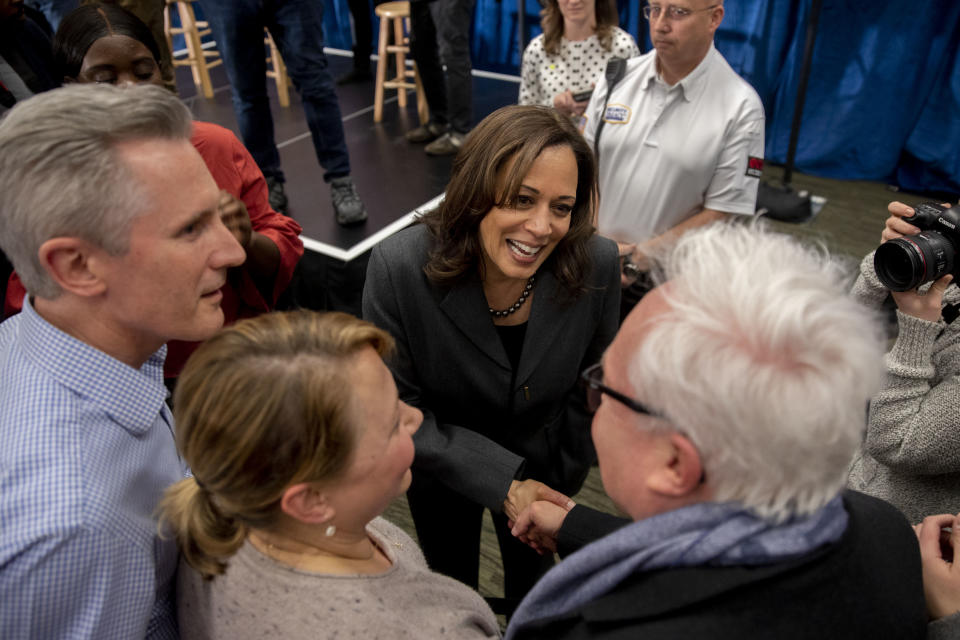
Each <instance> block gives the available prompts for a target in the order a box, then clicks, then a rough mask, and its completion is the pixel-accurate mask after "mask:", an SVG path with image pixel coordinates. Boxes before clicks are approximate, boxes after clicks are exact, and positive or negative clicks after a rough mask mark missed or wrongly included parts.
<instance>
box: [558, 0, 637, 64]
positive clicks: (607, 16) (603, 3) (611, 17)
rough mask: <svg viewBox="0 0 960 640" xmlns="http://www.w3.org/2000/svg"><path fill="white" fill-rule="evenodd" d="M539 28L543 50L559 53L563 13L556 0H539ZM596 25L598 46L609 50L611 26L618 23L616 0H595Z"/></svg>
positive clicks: (611, 38) (611, 34)
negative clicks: (541, 31) (541, 30)
mask: <svg viewBox="0 0 960 640" xmlns="http://www.w3.org/2000/svg"><path fill="white" fill-rule="evenodd" d="M540 2H541V4H542V5H543V10H542V11H540V28H541V29H543V50H544V51H546V52H547V53H549V54H550V55H552V56H555V55H557V54H558V53H560V38H561V37H562V36H563V14H562V13H560V6H559V5H558V4H557V0H540ZM594 12H595V17H596V18H597V26H596V27H595V28H594V31H596V33H597V38H598V39H599V40H600V46H601V47H603V48H604V49H606V50H607V51H610V47H612V46H613V28H614V27H616V26H619V25H620V16H618V15H617V3H616V0H596V4H595V5H594Z"/></svg>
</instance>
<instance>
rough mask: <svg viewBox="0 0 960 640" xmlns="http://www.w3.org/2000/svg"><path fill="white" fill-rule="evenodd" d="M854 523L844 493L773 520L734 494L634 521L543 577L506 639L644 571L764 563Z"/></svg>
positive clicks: (833, 537)
mask: <svg viewBox="0 0 960 640" xmlns="http://www.w3.org/2000/svg"><path fill="white" fill-rule="evenodd" d="M846 528H847V512H846V510H845V509H844V507H843V499H842V498H841V497H840V496H837V497H835V498H834V499H833V500H831V501H830V502H828V503H827V504H826V505H825V506H824V507H822V508H821V509H819V510H818V511H815V512H814V513H812V514H810V515H808V516H803V517H794V518H791V519H789V520H787V521H785V522H783V523H781V524H773V523H771V522H769V521H767V520H764V519H763V518H761V517H759V516H757V515H756V514H754V513H752V512H751V511H748V510H747V509H745V508H744V507H743V506H742V505H739V504H737V503H732V502H725V503H720V502H705V503H700V504H695V505H691V506H688V507H683V508H681V509H676V510H674V511H668V512H666V513H661V514H658V515H655V516H652V517H650V518H646V519H644V520H640V521H638V522H634V523H631V524H629V525H627V526H625V527H623V528H622V529H618V530H617V531H615V532H613V533H611V534H610V535H608V536H604V537H603V538H601V539H599V540H597V541H595V542H592V543H590V544H588V545H587V546H585V547H583V548H582V549H580V550H579V551H577V552H576V553H573V554H571V555H570V556H568V557H567V558H565V559H564V560H563V562H561V563H560V564H558V565H557V566H555V567H554V568H553V569H551V570H550V571H548V572H547V574H546V575H544V576H543V578H541V579H540V582H538V583H537V584H536V585H535V586H534V587H533V589H532V590H531V591H530V593H528V594H527V597H526V598H524V599H523V602H521V603H520V606H519V607H518V608H517V611H516V613H514V615H513V618H512V619H511V620H510V626H509V627H508V628H507V633H506V636H505V637H504V640H510V639H511V638H513V636H514V633H515V632H516V630H517V629H519V628H520V627H522V626H523V625H524V624H526V623H528V622H530V621H532V620H539V619H542V618H547V617H550V616H555V615H559V614H562V613H565V612H567V611H571V610H573V609H576V608H577V607H579V606H581V605H584V604H586V603H588V602H590V601H592V600H595V599H596V598H599V597H600V596H602V595H604V594H606V593H608V592H609V591H611V590H612V589H613V588H615V587H616V586H617V585H618V584H619V583H620V582H622V581H623V580H624V579H625V578H627V577H628V576H630V575H631V574H633V573H636V572H639V571H653V570H655V569H664V568H668V567H698V566H703V565H713V566H731V565H762V564H772V563H775V562H782V561H785V560H789V559H791V558H796V557H800V556H802V555H805V554H807V553H809V552H811V551H813V550H814V549H816V548H818V547H820V546H822V545H824V544H829V543H833V542H836V541H837V540H839V539H840V537H841V536H842V535H843V532H844V531H845V530H846Z"/></svg>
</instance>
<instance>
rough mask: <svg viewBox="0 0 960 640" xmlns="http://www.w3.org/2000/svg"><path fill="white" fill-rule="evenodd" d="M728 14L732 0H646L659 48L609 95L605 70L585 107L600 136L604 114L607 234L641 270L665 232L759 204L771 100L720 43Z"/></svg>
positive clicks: (634, 291)
mask: <svg viewBox="0 0 960 640" xmlns="http://www.w3.org/2000/svg"><path fill="white" fill-rule="evenodd" d="M723 14H724V11H723V1H722V0H670V4H662V3H661V2H660V1H656V2H652V3H651V4H650V5H648V6H646V7H644V15H645V16H647V18H648V20H649V21H650V39H651V41H652V42H653V46H654V50H653V51H650V52H649V53H647V54H645V55H643V56H640V57H639V58H632V59H631V60H629V61H628V62H627V67H626V73H625V74H624V76H623V79H622V80H620V82H618V83H616V84H615V86H614V87H613V91H612V92H611V93H610V96H609V99H608V98H607V93H608V90H607V81H606V79H601V80H600V81H599V82H598V83H597V87H596V88H595V90H594V92H593V96H592V98H591V100H590V105H589V106H588V107H587V111H586V113H585V122H584V129H583V134H584V136H585V137H586V139H587V141H588V142H589V143H590V144H591V145H593V144H594V143H595V140H596V138H597V135H598V134H597V129H598V126H597V125H598V124H599V123H600V122H601V121H604V124H603V127H602V128H601V131H600V134H599V145H598V146H597V149H598V159H599V160H598V161H599V165H600V194H601V198H600V210H599V225H598V226H599V229H600V233H602V234H603V235H606V236H609V237H611V238H613V239H614V240H616V241H617V242H618V244H619V245H620V254H621V256H624V257H625V260H628V261H629V262H632V263H634V264H637V265H639V266H640V268H641V270H642V268H643V266H644V264H645V262H646V261H645V260H644V255H645V254H647V253H649V252H650V251H651V250H652V249H653V248H654V247H655V246H656V245H657V244H659V243H661V242H663V241H664V240H667V239H670V238H672V237H676V236H678V235H680V234H682V233H684V232H685V231H687V230H689V229H692V228H695V227H699V226H702V225H705V224H709V223H710V222H713V221H715V220H718V219H720V218H723V217H725V216H727V215H729V214H743V215H752V214H753V213H754V211H755V209H756V200H757V187H758V186H759V180H758V178H759V176H760V173H761V171H762V169H763V127H764V115H763V105H762V104H761V102H760V98H759V97H758V96H757V93H756V91H754V90H753V88H752V87H751V86H750V85H749V84H747V82H746V81H744V80H743V79H742V78H741V77H740V76H738V75H737V74H736V72H734V71H733V69H731V68H730V65H729V64H727V61H726V60H724V59H723V56H721V55H720V53H719V52H718V51H717V50H716V48H714V46H713V34H714V32H715V31H716V30H717V27H719V26H720V23H721V21H722V20H723ZM605 102H606V107H604V104H605ZM624 285H625V286H627V285H631V281H630V279H629V278H627V277H625V279H624ZM644 292H645V291H644V289H643V286H642V285H635V284H634V285H633V286H630V287H628V289H627V290H625V291H624V304H625V305H626V307H625V309H624V315H625V313H626V311H629V308H631V307H632V306H633V305H634V304H636V301H637V300H639V297H640V296H642V294H643V293H644Z"/></svg>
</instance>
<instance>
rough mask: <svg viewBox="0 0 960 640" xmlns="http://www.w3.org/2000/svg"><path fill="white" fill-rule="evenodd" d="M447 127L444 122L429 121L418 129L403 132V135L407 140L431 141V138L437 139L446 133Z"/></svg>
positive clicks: (417, 141)
mask: <svg viewBox="0 0 960 640" xmlns="http://www.w3.org/2000/svg"><path fill="white" fill-rule="evenodd" d="M446 131H447V128H446V127H445V126H444V125H442V124H437V123H435V122H428V123H427V124H422V125H420V126H419V127H417V128H416V129H411V130H410V131H407V132H406V133H405V134H403V137H404V138H406V139H407V142H416V143H418V144H419V143H422V142H430V141H431V140H436V139H437V138H439V137H440V136H442V135H443V134H444V133H446Z"/></svg>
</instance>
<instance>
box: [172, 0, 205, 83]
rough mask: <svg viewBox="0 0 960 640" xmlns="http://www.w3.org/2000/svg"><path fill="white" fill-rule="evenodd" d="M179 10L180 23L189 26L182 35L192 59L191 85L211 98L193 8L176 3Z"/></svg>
mask: <svg viewBox="0 0 960 640" xmlns="http://www.w3.org/2000/svg"><path fill="white" fill-rule="evenodd" d="M177 8H178V9H179V10H180V23H181V24H182V25H183V26H184V27H185V28H186V27H187V25H188V24H189V30H188V31H187V32H186V33H184V34H183V35H184V39H185V40H186V42H187V51H188V52H189V55H190V56H191V57H192V58H193V64H192V65H190V68H191V69H192V70H193V83H194V84H195V85H196V86H197V89H199V90H200V91H201V92H202V93H203V96H204V97H205V98H208V99H210V98H213V83H212V82H211V81H210V72H209V71H208V70H207V60H206V58H205V57H204V55H203V46H202V45H201V42H200V35H199V34H198V33H197V19H196V17H195V16H194V14H193V7H192V6H190V5H189V4H185V3H183V2H178V3H177Z"/></svg>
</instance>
